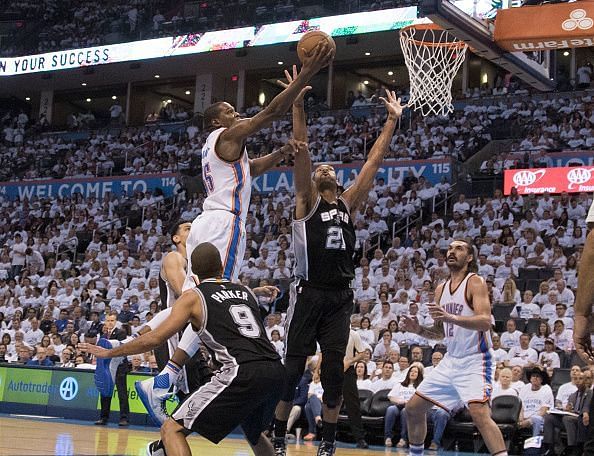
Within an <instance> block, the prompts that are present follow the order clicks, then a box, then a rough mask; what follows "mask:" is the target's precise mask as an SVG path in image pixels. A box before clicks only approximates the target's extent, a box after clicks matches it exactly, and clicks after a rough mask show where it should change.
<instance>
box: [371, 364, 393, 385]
mask: <svg viewBox="0 0 594 456" xmlns="http://www.w3.org/2000/svg"><path fill="white" fill-rule="evenodd" d="M393 374H394V364H393V363H392V361H384V364H383V366H382V374H381V376H380V377H379V378H378V379H376V380H374V381H372V382H371V388H372V389H371V391H373V392H374V393H377V392H378V391H382V390H391V389H392V388H394V385H396V379H394V378H392V377H393Z"/></svg>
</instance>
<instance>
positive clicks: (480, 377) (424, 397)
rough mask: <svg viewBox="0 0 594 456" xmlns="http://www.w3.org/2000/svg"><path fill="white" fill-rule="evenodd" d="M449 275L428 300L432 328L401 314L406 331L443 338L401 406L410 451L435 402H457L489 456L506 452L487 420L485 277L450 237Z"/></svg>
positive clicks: (489, 368) (461, 243) (489, 364)
mask: <svg viewBox="0 0 594 456" xmlns="http://www.w3.org/2000/svg"><path fill="white" fill-rule="evenodd" d="M446 258H447V266H448V268H449V270H450V278H449V279H448V280H447V281H446V282H445V283H444V284H440V285H439V286H438V287H437V289H436V290H435V298H436V302H435V303H433V304H429V305H428V307H429V312H430V314H431V317H432V318H433V320H434V321H435V324H434V326H432V327H430V328H429V327H425V326H421V325H419V323H418V321H417V320H416V319H411V318H407V317H403V321H402V327H403V329H404V330H405V331H410V332H413V333H416V334H419V335H420V336H421V337H425V338H427V339H443V340H444V342H445V344H446V346H447V353H446V355H445V356H444V358H443V360H442V361H441V363H439V364H438V365H437V366H436V367H435V369H433V370H432V371H431V373H430V374H429V375H428V376H427V377H425V379H424V380H423V382H421V384H420V385H419V387H418V388H417V391H416V393H415V395H414V396H413V397H412V399H411V400H410V401H409V402H408V403H407V404H406V413H407V417H408V436H409V443H410V454H411V455H422V454H423V451H424V445H423V442H424V441H425V436H426V434H427V421H426V418H427V412H428V411H429V409H431V407H433V406H435V405H436V406H438V407H441V408H443V409H444V410H445V411H446V412H450V410H452V409H453V408H454V406H455V405H456V404H457V403H458V402H459V401H462V402H464V404H465V405H466V407H468V410H469V412H470V415H471V416H472V421H473V422H474V424H475V426H476V427H477V428H478V430H479V432H480V434H481V435H482V436H483V439H484V440H485V444H486V445H487V448H488V449H489V451H490V452H491V454H492V455H497V456H506V455H507V450H506V446H505V443H504V441H503V436H502V434H501V431H500V430H499V428H498V427H497V425H496V424H495V422H494V421H493V419H492V418H491V407H490V405H491V404H490V400H491V392H492V391H493V374H494V372H495V363H494V362H493V349H492V343H491V336H490V331H491V303H490V301H489V295H488V292H487V285H486V284H485V281H484V280H483V279H482V278H481V277H479V276H478V275H476V274H475V273H474V272H473V271H474V270H476V260H475V258H476V255H475V252H474V248H473V246H472V245H471V244H470V243H469V242H467V241H465V240H454V241H452V243H451V244H450V246H449V248H448V252H447V256H446Z"/></svg>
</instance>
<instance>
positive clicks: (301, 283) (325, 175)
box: [274, 74, 404, 456]
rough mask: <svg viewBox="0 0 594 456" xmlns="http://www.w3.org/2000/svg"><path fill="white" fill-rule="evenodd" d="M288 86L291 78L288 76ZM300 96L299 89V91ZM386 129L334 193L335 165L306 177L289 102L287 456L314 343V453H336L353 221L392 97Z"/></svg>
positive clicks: (382, 143)
mask: <svg viewBox="0 0 594 456" xmlns="http://www.w3.org/2000/svg"><path fill="white" fill-rule="evenodd" d="M287 77H288V79H289V84H290V83H291V79H292V78H291V77H289V75H288V74H287ZM301 95H303V92H302V94H301ZM382 101H383V102H384V104H385V106H386V110H387V114H388V118H387V120H386V124H385V126H384V128H383V130H382V133H381V135H380V136H379V137H378V139H377V141H376V142H375V144H374V146H373V148H372V149H371V151H370V153H369V157H368V159H367V161H366V162H365V165H363V168H362V170H361V173H360V174H359V176H358V177H357V179H356V180H355V183H354V184H353V185H352V186H351V187H349V188H348V189H347V190H345V192H344V193H343V194H342V195H341V196H338V188H337V187H338V184H337V182H336V174H335V172H334V168H332V166H330V165H320V166H319V167H318V168H317V169H316V170H315V173H314V176H313V180H312V178H311V168H312V166H311V159H310V157H309V151H308V150H307V143H306V141H307V130H306V126H305V112H304V111H303V97H302V96H301V97H298V98H297V100H296V102H295V104H294V105H293V124H294V125H293V135H294V139H295V140H296V141H297V142H298V152H297V154H296V155H295V171H294V173H295V191H296V208H295V220H294V222H293V245H294V249H295V276H296V280H295V282H294V283H293V284H292V285H291V300H290V305H289V309H288V311H287V330H286V334H285V339H286V344H287V345H286V360H285V366H286V368H287V376H288V381H287V383H286V385H285V390H284V392H283V395H282V398H281V402H280V403H279V405H278V406H277V409H276V419H275V438H274V446H275V452H276V454H277V455H285V454H286V450H285V434H286V429H287V420H288V417H289V413H290V411H291V401H292V400H293V395H294V392H295V387H296V385H297V383H298V382H299V379H300V378H301V375H302V374H303V371H304V369H305V361H306V359H307V356H309V355H313V354H314V353H315V350H316V342H318V343H319V344H320V348H321V350H322V364H321V380H322V386H323V387H324V396H323V398H322V402H323V409H322V417H323V424H322V442H321V443H320V447H319V448H318V456H322V455H324V456H331V455H332V454H334V451H335V434H336V422H337V419H338V412H339V410H340V405H341V402H342V385H343V378H344V370H343V368H344V366H343V360H344V356H345V350H346V346H347V341H348V338H349V329H350V316H351V314H352V311H353V305H354V303H353V291H352V288H351V282H352V281H353V280H354V278H355V265H354V262H353V255H354V253H355V229H354V227H353V223H352V220H351V214H354V213H355V211H356V210H357V208H358V206H359V205H360V204H361V203H362V202H363V201H365V199H366V198H367V194H368V193H369V191H370V190H371V187H372V185H373V180H374V177H375V175H376V173H377V170H378V169H379V167H380V165H381V163H382V160H383V158H384V154H385V152H386V151H387V150H388V146H389V144H390V140H391V138H392V135H393V133H394V129H395V127H396V123H397V121H398V118H399V117H400V115H401V114H402V109H403V108H404V106H402V105H401V104H400V99H397V98H396V94H395V93H394V92H387V99H383V98H382Z"/></svg>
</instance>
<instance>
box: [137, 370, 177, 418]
mask: <svg viewBox="0 0 594 456" xmlns="http://www.w3.org/2000/svg"><path fill="white" fill-rule="evenodd" d="M134 388H135V389H136V392H137V393H138V397H139V398H140V400H141V401H142V403H143V405H144V407H145V408H146V411H147V412H148V414H149V416H150V417H151V419H152V420H153V423H155V424H156V425H157V426H159V427H160V426H161V425H162V424H163V423H164V422H165V421H166V420H167V418H168V416H167V409H166V407H165V404H166V402H167V399H168V398H169V397H170V396H171V395H172V394H173V393H172V392H171V389H172V385H171V383H170V381H169V376H168V375H167V374H159V375H157V376H156V377H151V378H147V379H146V380H143V381H137V382H134Z"/></svg>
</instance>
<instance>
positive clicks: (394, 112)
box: [379, 89, 406, 119]
mask: <svg viewBox="0 0 594 456" xmlns="http://www.w3.org/2000/svg"><path fill="white" fill-rule="evenodd" d="M386 96H387V99H386V98H384V97H379V99H380V100H382V101H383V102H384V106H385V107H386V111H388V117H390V116H393V117H395V118H397V119H398V118H399V117H400V116H401V115H402V111H403V110H404V108H406V103H405V104H401V101H400V98H397V97H396V92H394V91H393V90H392V91H390V90H388V89H386Z"/></svg>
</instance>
